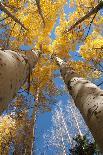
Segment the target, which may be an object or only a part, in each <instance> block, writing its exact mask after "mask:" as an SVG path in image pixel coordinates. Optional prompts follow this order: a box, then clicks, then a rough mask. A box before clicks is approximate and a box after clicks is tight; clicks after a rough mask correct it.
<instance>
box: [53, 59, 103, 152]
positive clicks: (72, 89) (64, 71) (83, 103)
mask: <svg viewBox="0 0 103 155" xmlns="http://www.w3.org/2000/svg"><path fill="white" fill-rule="evenodd" d="M54 59H55V60H56V62H57V64H58V65H59V67H60V71H61V75H62V77H63V80H64V82H65V84H66V86H67V88H68V90H69V93H70V95H71V96H72V98H73V100H74V102H75V105H76V106H77V108H78V109H79V110H80V112H81V114H82V116H83V118H84V120H85V122H86V124H87V126H88V127H89V129H90V131H91V133H92V135H93V137H94V139H95V140H96V142H97V144H98V146H99V147H100V148H101V150H102V151H103V90H101V89H100V88H99V87H97V86H96V85H95V84H93V83H91V82H90V81H89V80H86V79H84V78H81V77H80V76H79V75H78V74H77V73H75V71H74V70H73V69H72V68H71V67H69V66H68V65H67V63H65V62H64V61H63V60H62V59H60V58H58V57H56V56H54Z"/></svg>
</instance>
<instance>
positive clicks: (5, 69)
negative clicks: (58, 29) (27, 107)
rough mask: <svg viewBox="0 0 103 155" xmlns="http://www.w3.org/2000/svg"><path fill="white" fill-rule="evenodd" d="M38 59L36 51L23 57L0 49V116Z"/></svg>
mask: <svg viewBox="0 0 103 155" xmlns="http://www.w3.org/2000/svg"><path fill="white" fill-rule="evenodd" d="M38 58H39V54H38V52H37V51H30V52H27V54H26V55H23V54H20V53H16V52H14V51H11V50H1V49H0V114H1V113H2V112H3V111H4V110H5V109H6V108H7V106H8V102H10V101H11V100H12V99H13V97H15V95H16V93H17V91H18V90H19V89H20V87H21V86H22V85H23V84H24V83H25V81H26V79H27V77H29V75H30V72H31V70H32V69H33V68H34V66H35V64H36V62H37V61H38Z"/></svg>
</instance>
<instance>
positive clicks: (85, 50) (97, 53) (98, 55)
mask: <svg viewBox="0 0 103 155" xmlns="http://www.w3.org/2000/svg"><path fill="white" fill-rule="evenodd" d="M102 48H103V38H102V36H100V35H99V34H98V33H95V32H93V34H92V35H90V36H88V38H87V39H86V42H85V44H84V45H82V46H81V48H80V54H81V55H82V57H83V58H85V59H86V60H88V61H91V60H93V61H96V62H100V61H102V60H103V49H102Z"/></svg>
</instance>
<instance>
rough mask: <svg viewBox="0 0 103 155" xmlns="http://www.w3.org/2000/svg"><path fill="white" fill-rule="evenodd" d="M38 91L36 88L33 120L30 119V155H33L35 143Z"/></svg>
mask: <svg viewBox="0 0 103 155" xmlns="http://www.w3.org/2000/svg"><path fill="white" fill-rule="evenodd" d="M39 91H40V89H39V87H38V88H37V94H36V98H35V105H34V109H33V118H32V124H33V126H32V140H31V155H34V154H35V146H34V142H35V127H36V121H37V112H38V104H39Z"/></svg>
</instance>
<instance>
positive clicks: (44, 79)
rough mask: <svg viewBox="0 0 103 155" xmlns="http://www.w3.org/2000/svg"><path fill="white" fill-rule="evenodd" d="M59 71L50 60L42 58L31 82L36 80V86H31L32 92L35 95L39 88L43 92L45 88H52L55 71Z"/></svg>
mask: <svg viewBox="0 0 103 155" xmlns="http://www.w3.org/2000/svg"><path fill="white" fill-rule="evenodd" d="M56 69H57V66H56V65H55V64H54V63H51V62H50V60H48V58H41V59H40V61H39V63H38V64H37V66H36V68H35V70H34V71H33V73H32V76H31V80H33V79H34V85H31V87H30V90H31V92H32V94H33V95H34V94H35V93H36V91H37V88H38V87H39V89H40V90H41V91H42V90H43V89H44V88H45V87H47V86H48V87H49V88H50V87H52V82H51V81H52V79H53V71H54V70H56Z"/></svg>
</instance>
